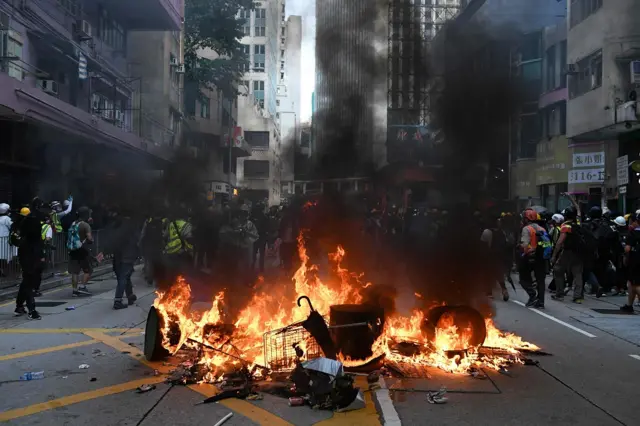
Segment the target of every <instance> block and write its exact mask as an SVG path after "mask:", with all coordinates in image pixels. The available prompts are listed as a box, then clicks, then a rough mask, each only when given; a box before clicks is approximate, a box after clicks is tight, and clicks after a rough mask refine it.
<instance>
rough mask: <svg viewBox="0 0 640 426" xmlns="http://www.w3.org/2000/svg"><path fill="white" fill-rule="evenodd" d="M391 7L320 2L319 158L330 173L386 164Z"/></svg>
mask: <svg viewBox="0 0 640 426" xmlns="http://www.w3.org/2000/svg"><path fill="white" fill-rule="evenodd" d="M387 10H388V3H387V2H386V1H383V0H375V1H367V2H365V1H352V0H317V1H316V90H315V94H316V97H317V111H316V114H315V116H314V123H313V126H314V144H315V149H314V153H313V154H314V157H315V163H316V167H317V169H318V170H319V172H320V173H321V174H324V175H326V176H325V177H329V176H331V177H347V176H357V175H361V174H367V173H369V172H371V171H372V170H375V169H377V168H379V167H381V166H382V165H384V163H385V161H386V159H385V158H384V157H385V134H386V96H387V89H386V78H385V77H386V62H387V61H386V53H387V52H386V50H387Z"/></svg>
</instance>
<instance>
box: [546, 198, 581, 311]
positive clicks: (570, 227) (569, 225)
mask: <svg viewBox="0 0 640 426" xmlns="http://www.w3.org/2000/svg"><path fill="white" fill-rule="evenodd" d="M563 216H564V219H565V222H564V223H563V224H562V226H561V227H560V238H558V241H557V243H556V245H555V247H554V250H553V256H552V257H551V263H552V264H553V265H555V266H554V268H553V277H554V279H555V282H556V294H555V295H552V296H551V298H552V299H554V300H558V301H562V300H564V295H565V293H564V288H565V274H567V273H570V274H571V276H572V277H573V301H574V302H576V303H582V302H583V301H584V294H583V293H584V282H583V281H582V270H583V262H584V256H582V253H583V252H581V250H580V245H581V244H583V243H584V240H583V239H582V240H581V238H580V236H581V235H582V234H583V231H582V230H581V228H580V225H579V224H578V223H577V222H576V220H577V213H576V210H575V209H574V208H573V207H568V208H566V209H565V210H564V215H563Z"/></svg>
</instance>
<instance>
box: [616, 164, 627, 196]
mask: <svg viewBox="0 0 640 426" xmlns="http://www.w3.org/2000/svg"><path fill="white" fill-rule="evenodd" d="M616 177H617V180H618V186H622V185H628V184H629V156H628V155H623V156H622V157H618V158H617V159H616ZM625 192H626V191H625ZM621 194H624V192H621Z"/></svg>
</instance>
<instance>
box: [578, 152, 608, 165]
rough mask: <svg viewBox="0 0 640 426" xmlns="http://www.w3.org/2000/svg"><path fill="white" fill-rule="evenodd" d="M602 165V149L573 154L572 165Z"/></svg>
mask: <svg viewBox="0 0 640 426" xmlns="http://www.w3.org/2000/svg"><path fill="white" fill-rule="evenodd" d="M597 166H603V167H604V151H602V152H585V153H579V154H573V167H597Z"/></svg>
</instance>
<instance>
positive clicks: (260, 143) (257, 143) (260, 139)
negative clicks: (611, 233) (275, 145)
mask: <svg viewBox="0 0 640 426" xmlns="http://www.w3.org/2000/svg"><path fill="white" fill-rule="evenodd" d="M244 138H245V140H246V141H247V143H248V144H249V145H251V146H252V147H253V148H264V149H269V132H251V131H246V132H244Z"/></svg>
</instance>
